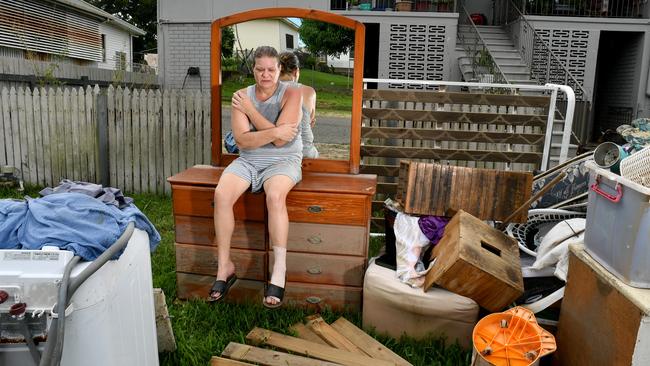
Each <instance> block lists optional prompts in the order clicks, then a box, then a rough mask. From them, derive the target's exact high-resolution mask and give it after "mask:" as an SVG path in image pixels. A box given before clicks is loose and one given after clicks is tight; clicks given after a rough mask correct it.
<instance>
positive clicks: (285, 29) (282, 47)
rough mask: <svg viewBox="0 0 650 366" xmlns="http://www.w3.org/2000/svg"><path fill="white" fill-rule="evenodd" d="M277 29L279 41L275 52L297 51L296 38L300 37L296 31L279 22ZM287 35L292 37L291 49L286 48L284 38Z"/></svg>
mask: <svg viewBox="0 0 650 366" xmlns="http://www.w3.org/2000/svg"><path fill="white" fill-rule="evenodd" d="M278 29H279V34H278V39H279V40H280V46H279V47H278V48H277V50H278V51H279V52H281V51H287V50H295V49H297V48H298V38H299V37H300V36H299V34H298V31H297V30H296V29H295V28H293V27H291V26H289V25H288V24H286V23H284V22H280V23H279V24H278ZM287 34H290V35H292V36H293V47H291V48H289V47H287V37H286V35H287Z"/></svg>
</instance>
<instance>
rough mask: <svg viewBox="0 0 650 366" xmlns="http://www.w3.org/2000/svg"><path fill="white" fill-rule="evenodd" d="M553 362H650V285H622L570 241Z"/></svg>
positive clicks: (594, 365) (594, 364)
mask: <svg viewBox="0 0 650 366" xmlns="http://www.w3.org/2000/svg"><path fill="white" fill-rule="evenodd" d="M556 339H557V352H556V353H555V356H554V358H555V364H558V365H571V366H583V365H584V366H587V365H589V366H598V365H603V366H605V365H607V366H609V365H650V289H639V288H634V287H631V286H628V285H626V284H624V283H623V282H622V281H621V280H619V279H618V278H616V277H615V276H614V275H613V274H611V273H610V272H609V271H607V269H605V268H604V267H603V266H601V265H600V264H599V263H598V262H596V261H595V260H594V259H593V258H592V257H591V256H590V255H589V253H587V252H586V251H585V247H584V246H583V245H572V246H571V247H570V251H569V274H568V277H567V286H566V289H565V291H564V299H563V300H562V309H561V311H560V322H559V324H558V333H557V337H556Z"/></svg>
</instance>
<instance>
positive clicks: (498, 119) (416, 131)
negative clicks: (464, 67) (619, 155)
mask: <svg viewBox="0 0 650 366" xmlns="http://www.w3.org/2000/svg"><path fill="white" fill-rule="evenodd" d="M363 101H364V103H363V107H364V108H363V112H362V117H363V127H362V130H361V137H362V146H361V158H362V165H361V172H363V173H369V174H377V175H378V185H377V195H376V196H375V199H374V201H373V209H372V210H373V212H374V213H377V212H380V211H381V210H382V206H383V201H384V200H385V199H386V198H388V197H390V198H394V196H395V193H396V191H397V176H398V171H399V168H398V167H399V161H400V160H401V159H408V160H412V161H421V162H436V163H440V164H445V165H455V166H463V167H471V168H486V169H499V170H512V171H532V170H533V169H535V168H538V167H539V165H540V162H541V158H542V150H543V143H544V138H545V126H546V121H547V116H548V107H549V101H550V99H549V97H547V96H522V95H505V94H489V93H467V92H445V91H416V90H365V91H364V94H363ZM382 229H383V219H381V218H374V219H373V230H375V231H376V230H382Z"/></svg>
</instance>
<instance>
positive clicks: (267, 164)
mask: <svg viewBox="0 0 650 366" xmlns="http://www.w3.org/2000/svg"><path fill="white" fill-rule="evenodd" d="M223 172H224V173H230V174H234V175H236V176H238V177H240V178H243V179H245V180H247V181H248V182H250V184H251V191H253V192H258V191H261V190H262V188H264V182H266V180H267V179H269V178H271V177H273V176H275V175H286V176H287V177H289V178H291V180H293V181H294V183H298V182H300V180H301V179H302V161H301V160H300V159H295V158H286V157H282V158H278V159H277V160H275V161H269V160H268V158H266V159H265V160H264V161H251V160H249V159H247V158H244V157H238V158H237V159H235V161H233V162H232V163H230V165H228V166H227V167H226V169H225V170H224V171H223Z"/></svg>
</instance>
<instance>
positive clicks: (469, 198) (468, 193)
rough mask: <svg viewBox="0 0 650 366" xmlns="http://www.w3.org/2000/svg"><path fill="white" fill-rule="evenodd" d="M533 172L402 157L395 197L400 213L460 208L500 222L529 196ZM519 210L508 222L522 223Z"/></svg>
mask: <svg viewBox="0 0 650 366" xmlns="http://www.w3.org/2000/svg"><path fill="white" fill-rule="evenodd" d="M532 184H533V175H532V174H531V173H529V172H510V171H500V170H492V169H478V168H464V167H458V166H451V165H440V164H433V163H422V162H416V161H408V160H402V161H400V168H399V182H398V184H397V193H396V195H395V199H396V201H397V202H399V203H400V204H401V205H402V207H403V208H404V212H406V213H409V214H415V215H436V216H448V214H447V213H448V212H450V211H452V212H456V211H458V210H463V211H465V212H467V213H469V214H471V215H473V216H476V217H477V218H479V219H481V220H497V221H502V220H504V219H506V218H507V217H508V216H510V214H512V213H513V212H514V211H515V210H516V209H517V208H519V207H520V206H521V205H523V204H524V203H525V202H526V201H527V200H528V199H529V198H530V195H531V191H532ZM527 218H528V212H527V211H526V210H524V211H522V212H521V213H520V214H519V215H517V216H516V217H514V218H513V219H512V220H511V222H520V223H521V222H526V220H527Z"/></svg>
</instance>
